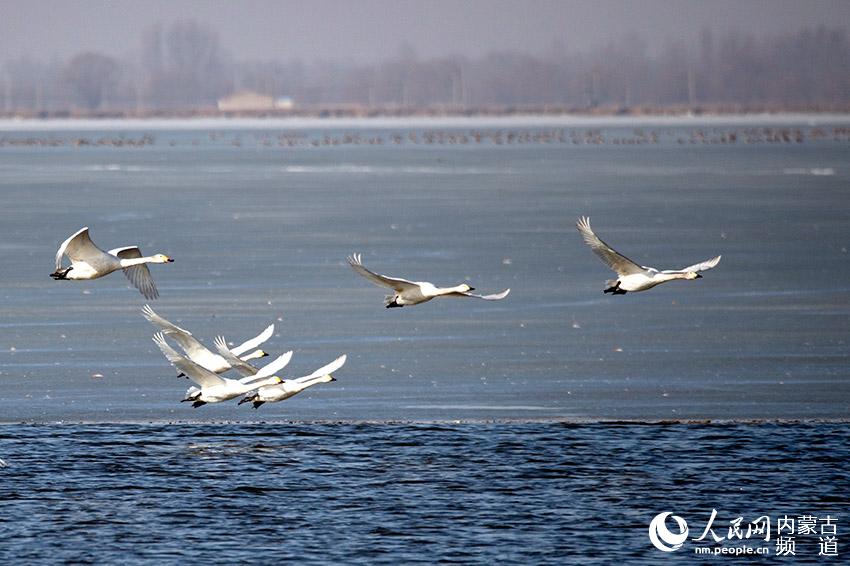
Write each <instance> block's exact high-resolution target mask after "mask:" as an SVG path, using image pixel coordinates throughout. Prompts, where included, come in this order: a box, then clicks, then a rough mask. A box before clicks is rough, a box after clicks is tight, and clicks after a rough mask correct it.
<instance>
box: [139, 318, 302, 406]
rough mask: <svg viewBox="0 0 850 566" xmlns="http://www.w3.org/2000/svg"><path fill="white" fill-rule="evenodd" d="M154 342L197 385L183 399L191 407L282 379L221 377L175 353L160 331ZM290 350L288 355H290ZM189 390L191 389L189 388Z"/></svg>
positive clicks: (221, 399)
mask: <svg viewBox="0 0 850 566" xmlns="http://www.w3.org/2000/svg"><path fill="white" fill-rule="evenodd" d="M153 341H154V343H155V344H156V345H157V346H159V349H160V350H162V353H163V355H164V356H165V358H166V359H167V360H168V361H169V362H171V364H172V365H174V366H175V367H176V368H177V369H179V370H180V371H182V372H183V373H185V374H186V376H187V377H188V378H189V379H191V380H192V381H194V382H195V383H196V384H197V385H198V389H197V390H196V391H195V392H194V393H193V394H192V396H191V397H189V395H188V393H189V392H187V396H186V398H185V399H183V401H191V402H192V406H193V407H200V406H201V405H206V404H207V403H220V402H222V401H227V400H228V399H233V398H235V397H238V396H240V395H243V394H245V393H247V392H249V391H251V390H253V389H256V388H258V387H263V386H264V385H275V384H277V383H282V382H283V380H282V379H281V378H279V377H277V376H276V375H273V376H270V377H260V378H257V377H256V376H254V378H253V379H250V380H247V379H246V380H244V381H243V380H237V379H228V378H226V377H221V376H220V375H218V374H216V373H213V372H211V371H209V370H208V369H206V368H203V367H201V366H199V365H198V364H196V363H195V362H193V361H192V360H190V359H189V358H186V357H184V356H181V355H180V354H179V353H177V350H175V349H174V348H172V347H171V346H169V345H168V343H167V342H166V341H165V336H163V334H162V333H161V332H157V333H156V334H154V337H153ZM291 354H292V353H291V352H289V355H290V357H291ZM190 391H191V390H190Z"/></svg>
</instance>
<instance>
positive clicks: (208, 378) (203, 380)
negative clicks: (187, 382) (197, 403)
mask: <svg viewBox="0 0 850 566" xmlns="http://www.w3.org/2000/svg"><path fill="white" fill-rule="evenodd" d="M153 341H154V343H155V344H156V345H157V346H159V349H160V350H162V354H163V355H164V356H165V359H167V360H168V361H169V362H171V364H172V365H173V366H174V367H176V368H177V369H179V370H180V371H181V372H183V373H184V374H186V376H187V377H188V378H189V379H191V380H192V381H194V382H195V383H197V384H198V386H199V387H215V386H216V385H222V384H224V383H225V381H224V379H222V378H221V377H219V376H218V375H216V374H215V373H213V372H211V371H210V370H208V369H205V368H203V367H201V366H199V365H198V364H196V363H195V362H193V361H192V360H190V359H188V358H186V357H184V356H181V355H180V354H178V353H177V351H176V350H175V349H174V348H172V347H171V346H169V345H168V342H166V341H165V336H163V334H162V332H157V333H156V334H154V336H153Z"/></svg>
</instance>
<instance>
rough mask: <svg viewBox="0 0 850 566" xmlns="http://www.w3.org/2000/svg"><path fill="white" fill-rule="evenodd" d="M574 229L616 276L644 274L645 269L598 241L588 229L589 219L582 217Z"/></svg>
mask: <svg viewBox="0 0 850 566" xmlns="http://www.w3.org/2000/svg"><path fill="white" fill-rule="evenodd" d="M576 228H578V231H579V232H580V233H581V237H582V238H584V242H585V243H586V244H587V245H588V246H590V249H591V250H592V251H593V253H595V254H596V256H597V257H598V258H599V259H601V260H602V262H603V263H604V264H605V265H607V266H608V267H610V268H611V269H612V270H613V271H614V272H615V273H616V274H617V275H620V276H626V275H635V274H637V273H646V271H647V269H646V268H644V267H642V266H640V265H638V264H637V263H635V262H633V261H632V260H630V259H629V258H627V257H626V256H624V255H623V254H621V253H619V252H616V251H614V249H613V248H612V247H611V246H609V245H608V244H606V243H605V242H603V241H602V240H600V239H599V238H598V237H597V236H596V234H594V233H593V230H591V228H590V218H588V217H586V216H582V217H581V218H579V219H578V222H576Z"/></svg>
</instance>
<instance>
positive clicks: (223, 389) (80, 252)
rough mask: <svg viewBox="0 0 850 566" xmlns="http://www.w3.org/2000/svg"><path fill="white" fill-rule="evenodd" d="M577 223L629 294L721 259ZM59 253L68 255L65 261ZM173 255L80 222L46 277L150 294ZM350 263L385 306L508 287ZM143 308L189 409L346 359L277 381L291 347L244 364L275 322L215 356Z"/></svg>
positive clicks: (279, 384)
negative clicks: (94, 234)
mask: <svg viewBox="0 0 850 566" xmlns="http://www.w3.org/2000/svg"><path fill="white" fill-rule="evenodd" d="M576 227H577V228H578V231H579V233H581V235H582V237H583V238H584V241H585V242H586V243H587V245H588V246H590V249H591V250H592V251H593V253H595V254H596V255H597V256H598V257H599V259H601V260H602V262H603V263H605V264H606V265H607V266H608V267H610V268H611V269H612V270H613V271H614V272H615V273H616V274H617V279H611V280H608V281H607V282H606V288H605V289H604V291H603V292H604V293H606V294H607V293H611V294H613V295H625V294H626V293H628V292H638V291H646V290H648V289H651V288H653V287H655V286H657V285H660V284H661V283H666V282H667V281H674V280H677V279H683V280H690V279H698V278H700V277H702V275H700V272H702V271H708V270H709V269H711V268H713V267H714V266H716V265H717V264H718V263H719V262H720V257H721V256H717V257H714V258H712V259H709V260H706V261H704V262H702V263H697V264H695V265H691V266H689V267H686V268H684V269H677V270H666V271H659V270H657V269H655V268H654V267H645V266H642V265H639V264H637V263H635V262H634V261H632V260H630V259H629V258H627V257H626V256H624V255H622V254H620V253H618V252H617V251H615V250H614V249H613V248H611V246H609V245H608V244H606V243H605V242H603V241H602V240H600V239H599V238H598V237H597V236H596V234H595V233H594V232H593V230H592V229H591V227H590V218H588V217H585V216H582V217H581V218H579V220H578V221H577V222H576ZM63 256H68V258H69V259H70V260H71V265H70V266H68V267H63V265H62V258H63ZM173 261H174V260H173V259H171V258H170V257H168V256H167V255H164V254H155V255H153V256H142V253H141V250H139V248H138V247H137V246H127V247H122V248H115V249H112V250H109V251H108V252H105V251H103V250H101V249H100V248H98V247H97V246H96V245H95V244H94V242H92V240H91V238H90V237H89V230H88V228H87V227H86V228H81V229H80V230H78V231H77V232H76V233H74V234H73V235H72V236H71V237H69V238H68V239H67V240H65V241H64V242H62V245H61V246H59V250H58V251H57V252H56V270H55V271H54V272H53V273H51V275H50V276H51V277H53V278H54V279H56V280H59V279H64V280H88V279H97V278H100V277H103V276H105V275H108V274H110V273H112V272H114V271H118V270H119V269H121V270H123V271H124V274H125V275H126V276H127V278H128V279H129V280H130V282H131V283H132V284H133V286H135V287H136V288H137V289H138V290H139V292H141V294H142V295H144V296H145V298H147V299H155V298H157V297H158V296H159V293H158V292H157V290H156V285H155V284H154V282H153V278H152V277H151V274H150V271H149V270H148V267H147V264H148V263H171V262H173ZM348 264H349V265H350V266H351V268H352V269H353V270H354V271H355V272H356V273H357V274H359V275H361V276H362V277H364V278H366V279H368V280H369V281H371V282H372V283H374V284H376V285H379V286H381V287H386V288H389V289H391V290H392V292H393V293H392V294H391V295H388V296H387V297H386V298H385V302H384V304H385V305H386V308H399V307H404V306H411V305H419V304H422V303H426V302H428V301H430V300H431V299H434V298H436V297H472V298H475V299H483V300H485V301H498V300H502V299H504V298H505V297H507V296H508V294H509V293H510V292H511V290H510V289H505V290H504V291H502V292H501V293H495V294H491V295H477V294H475V293H472V291H474V290H475V289H474V288H473V287H471V286H469V285H468V284H466V283H461V284H458V285H455V286H453V287H437V286H436V285H434V284H433V283H429V282H427V281H409V280H407V279H401V278H399V277H390V276H387V275H381V274H378V273H375V272H373V271H370V270H369V269H367V268H366V267H364V266H363V262H362V260H361V256H360V254H352V255H350V256H349V257H348ZM142 314H143V316H144V317H145V318H146V319H147V320H148V321H149V322H150V323H151V324H153V325H154V326H156V327H157V328H158V332H157V333H156V334H155V335H154V337H153V341H154V343H156V345H157V346H158V347H159V349H160V350H161V351H162V353H163V355H164V356H165V358H166V359H167V360H168V361H169V362H170V363H171V364H172V365H174V367H175V368H177V370H178V371H179V375H180V376H181V377H182V376H185V377H187V378H189V379H190V380H192V381H193V382H194V383H195V384H196V386H195V387H190V388H189V389H188V390H187V391H186V396H185V398H184V399H183V401H184V402H191V403H192V406H193V407H200V406H201V405H204V404H206V403H220V402H222V401H227V400H229V399H234V398H236V397H239V396H240V395H244V397H243V398H242V399H241V400H240V401H239V404H240V405H241V404H242V403H248V402H250V403H252V404H253V406H254V408H257V407H259V406H260V405H262V404H263V403H273V402H277V401H282V400H284V399H288V398H289V397H292V396H293V395H295V394H297V393H299V392H301V391H303V390H304V389H306V388H308V387H311V386H313V385H316V384H319V383H328V382H330V381H335V378H334V377H333V375H332V372H335V371H336V370H338V369H339V368H341V367H342V366H343V365H344V364H345V360H346V356H345V355H342V356H340V357H338V358H337V359H335V360H334V361H332V362H331V363H329V364H327V365H325V366H323V367H321V368H319V369H317V370H316V371H314V372H313V373H311V374H309V375H305V376H303V377H297V378H293V379H281V378H280V377H278V376H277V375H275V374H276V373H278V372H280V371H281V370H282V369H283V368H284V367H286V365H287V364H288V363H289V361H290V360H291V359H292V352H291V351H289V352H286V353H285V354H283V355H281V356H278V357H277V358H275V359H274V360H273V361H272V362H271V363H269V364H266V365H265V366H263V367H262V368H258V367H256V366H254V365H252V364H251V363H249V362H251V361H252V360H256V359H259V358H263V357H266V356H268V354H267V353H266V352H264V351H263V350H261V349H259V346H260V344H263V343H264V342H266V341H267V340H268V339H269V338H270V337H271V336H272V334H273V333H274V325H273V324H271V325H269V326H268V327H267V328H266V329H265V330H264V331H263V332H261V333H260V334H259V335H257V336H255V337H254V338H251V339H250V340H246V341H245V342H243V343H242V344H240V345H239V346H236V347H235V348H229V347H228V346H227V342H226V340H225V339H224V337H222V336H218V337H217V338H216V339H215V347H216V350H217V351H218V353H217V354H216V353H214V352H212V351H210V350H209V349H207V348H206V347H205V346H204V345H203V344H201V342H199V341H198V340H197V339H196V338H195V337H194V336H192V333H191V332H189V331H188V330H184V329H182V328H180V327H179V326H177V325H175V324H173V323H171V322H169V321H168V320H166V319H164V318H162V317H161V316H159V315H158V314H157V313H156V312H154V310H153V309H152V308H151V307H150V306H149V305H145V306H144V308H143V309H142ZM166 337H170V338H171V339H173V340H174V341H175V342H176V343H177V344H178V345H179V346H180V348H181V349H182V350H183V352H184V353H185V355H183V354H180V353H179V352H177V350H175V349H174V348H172V347H171V346H170V345H169V344H168V342H167V341H166ZM230 370H235V371H237V372H239V373H240V374H241V375H242V377H241V378H240V379H231V378H227V377H223V376H222V375H221V374H223V373H225V372H227V371H230Z"/></svg>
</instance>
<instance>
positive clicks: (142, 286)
mask: <svg viewBox="0 0 850 566" xmlns="http://www.w3.org/2000/svg"><path fill="white" fill-rule="evenodd" d="M109 255H111V256H115V257H117V258H118V259H139V258H140V257H142V251H141V250H140V249H139V248H138V247H136V246H127V247H124V248H115V249H114V250H109ZM122 270H123V271H124V275H126V276H127V279H129V280H130V283H131V284H132V285H133V287H135V288H136V289H138V290H139V292H140V293H141V294H142V295H144V297H145V298H146V299H148V300H149V301H150V300H153V299H156V298H157V297H159V292H158V291H157V290H156V285H155V284H154V282H153V277H151V272H150V269H148V266H147V265H145V264H143V263H141V264H139V265H132V266H130V267H124V268H122Z"/></svg>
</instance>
